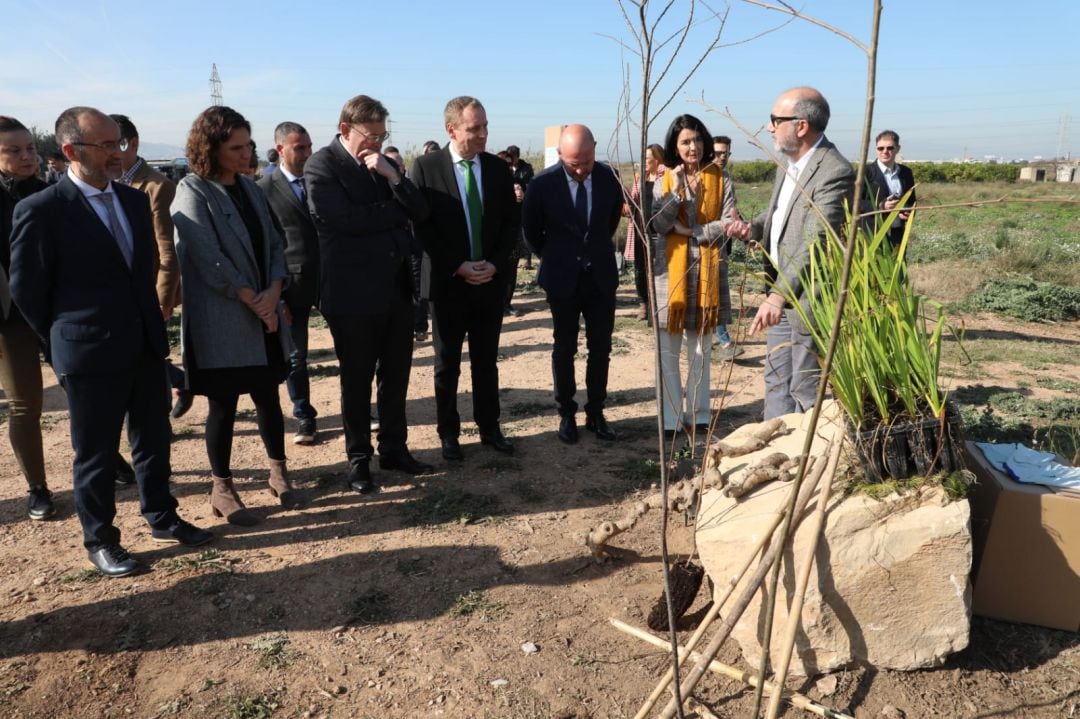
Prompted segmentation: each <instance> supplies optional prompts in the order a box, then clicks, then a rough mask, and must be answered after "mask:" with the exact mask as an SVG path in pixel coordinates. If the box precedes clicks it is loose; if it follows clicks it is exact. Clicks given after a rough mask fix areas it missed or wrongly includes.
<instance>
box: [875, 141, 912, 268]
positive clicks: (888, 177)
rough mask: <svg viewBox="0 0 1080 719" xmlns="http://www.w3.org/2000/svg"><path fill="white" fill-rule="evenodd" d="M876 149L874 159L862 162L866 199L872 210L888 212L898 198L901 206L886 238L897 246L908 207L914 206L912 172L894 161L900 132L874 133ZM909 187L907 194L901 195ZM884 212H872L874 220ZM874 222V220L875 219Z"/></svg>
mask: <svg viewBox="0 0 1080 719" xmlns="http://www.w3.org/2000/svg"><path fill="white" fill-rule="evenodd" d="M875 143H876V145H875V148H876V150H877V162H872V163H870V164H869V165H867V166H866V188H867V200H868V201H869V203H870V204H871V205H872V206H873V208H874V209H875V210H881V211H884V212H885V213H890V212H892V211H893V210H895V209H896V207H897V206H898V205H900V203H901V202H903V203H904V204H903V207H902V208H901V210H900V212H899V213H897V216H896V220H894V221H893V223H892V226H891V227H890V228H889V242H890V244H892V246H893V247H899V246H900V242H901V241H902V240H903V239H904V226H905V225H907V221H908V217H910V216H911V208H913V207H915V175H914V174H912V172H911V168H910V167H908V166H907V165H901V164H900V163H899V162H897V161H896V156H897V154H898V153H899V152H900V136H899V135H898V134H896V133H895V132H893V131H892V130H885V131H883V132H880V133H878V136H877V139H876V140H875ZM909 190H910V191H911V194H910V195H908V197H907V198H905V197H904V195H906V194H907V193H908V191H909ZM886 216H887V214H886V215H876V217H877V218H878V222H881V221H884V219H885V217H886ZM875 226H876V223H875Z"/></svg>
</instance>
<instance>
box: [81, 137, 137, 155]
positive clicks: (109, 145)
mask: <svg viewBox="0 0 1080 719" xmlns="http://www.w3.org/2000/svg"><path fill="white" fill-rule="evenodd" d="M71 144H72V145H75V146H76V147H96V148H97V149H99V150H104V151H105V152H107V153H109V154H110V155H111V154H113V153H114V152H127V149H128V141H127V140H124V139H121V140H120V141H119V142H112V141H111V140H110V141H109V142H73V143H71Z"/></svg>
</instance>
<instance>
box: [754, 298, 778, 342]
mask: <svg viewBox="0 0 1080 719" xmlns="http://www.w3.org/2000/svg"><path fill="white" fill-rule="evenodd" d="M783 311H784V298H783V297H781V296H780V295H779V294H777V293H776V292H770V293H769V295H768V296H767V297H766V298H765V301H764V302H763V303H761V307H758V311H757V314H756V315H754V321H753V322H751V323H750V334H752V335H754V334H757V333H758V332H760V331H761V330H766V329H768V328H770V327H773V326H774V325H777V324H780V318H781V313H782V312H783Z"/></svg>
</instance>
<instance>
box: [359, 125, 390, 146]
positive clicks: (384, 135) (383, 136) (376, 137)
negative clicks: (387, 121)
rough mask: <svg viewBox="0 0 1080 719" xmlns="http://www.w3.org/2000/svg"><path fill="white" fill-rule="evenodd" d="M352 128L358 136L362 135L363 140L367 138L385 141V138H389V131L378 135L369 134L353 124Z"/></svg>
mask: <svg viewBox="0 0 1080 719" xmlns="http://www.w3.org/2000/svg"><path fill="white" fill-rule="evenodd" d="M353 129H354V130H356V132H357V133H358V134H359V135H360V136H362V137H363V138H364V139H365V140H367V141H368V142H385V141H386V140H387V139H389V138H390V133H389V132H384V133H382V134H379V135H370V134H368V133H366V132H364V131H363V130H361V129H360V128H359V127H357V126H356V125H353Z"/></svg>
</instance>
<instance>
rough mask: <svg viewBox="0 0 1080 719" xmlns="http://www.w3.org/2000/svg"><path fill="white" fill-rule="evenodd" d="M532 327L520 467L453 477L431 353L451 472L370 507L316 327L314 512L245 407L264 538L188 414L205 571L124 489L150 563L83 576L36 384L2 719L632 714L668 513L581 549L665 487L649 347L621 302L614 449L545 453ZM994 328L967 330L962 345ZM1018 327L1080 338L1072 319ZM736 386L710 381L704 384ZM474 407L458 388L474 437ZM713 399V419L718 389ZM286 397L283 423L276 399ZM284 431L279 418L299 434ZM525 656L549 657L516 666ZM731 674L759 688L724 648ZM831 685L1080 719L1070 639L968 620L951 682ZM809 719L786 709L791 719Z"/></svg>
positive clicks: (430, 409) (754, 411)
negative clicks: (347, 487)
mask: <svg viewBox="0 0 1080 719" xmlns="http://www.w3.org/2000/svg"><path fill="white" fill-rule="evenodd" d="M754 299H757V298H754ZM518 306H519V307H521V308H522V309H523V310H525V314H524V315H523V316H522V317H518V318H508V319H507V322H506V324H505V326H504V330H503V342H502V346H503V350H502V354H503V357H502V361H501V363H500V373H501V386H502V387H503V390H502V409H503V421H504V429H505V431H506V433H507V434H508V435H509V436H510V437H512V438H513V440H514V442H515V444H516V447H517V451H516V453H515V454H514V456H513V457H512V458H511V457H505V456H502V455H498V454H496V453H495V452H493V451H492V450H491V449H489V448H487V447H481V446H480V444H479V441H478V437H477V436H476V434H475V430H474V429H471V428H470V429H466V430H465V434H464V435H463V437H462V440H463V442H462V444H463V447H464V449H465V452H466V461H465V462H464V463H463V464H461V465H458V466H448V465H447V463H446V462H444V461H442V459H441V457H440V456H439V452H438V446H439V445H438V438H437V436H436V433H435V424H434V423H435V407H434V401H433V398H432V393H433V390H432V348H431V344H430V342H429V341H428V342H422V343H418V344H417V346H416V351H415V355H414V362H413V371H412V382H411V386H410V391H409V404H408V415H409V420H410V442H409V443H410V446H411V448H412V450H413V452H414V454H415V455H416V456H417V457H418V458H420V459H422V460H424V461H428V462H431V463H433V464H435V465H436V467H437V470H436V473H435V474H433V475H431V476H427V477H423V478H418V479H416V478H412V477H408V476H406V475H403V474H401V473H397V472H382V471H380V472H379V475H378V476H379V478H380V480H381V481H382V482H383V483H384V489H383V491H382V492H381V493H379V494H377V495H373V496H370V497H369V498H367V497H361V496H359V495H356V494H353V493H349V492H346V491H344V490H343V486H342V479H343V478H344V476H345V473H346V469H347V468H346V465H345V463H344V445H343V441H342V430H341V418H340V414H339V406H338V401H337V396H338V380H337V367H336V363H335V360H334V357H333V352H332V350H331V342H330V336H329V332H328V331H327V330H326V329H325V327H320V328H317V329H315V330H314V332H313V338H312V344H313V348H314V351H313V353H312V354H313V364H314V370H313V374H314V378H313V389H312V394H313V403H314V404H315V406H316V407H317V408H318V410H319V411H320V413H321V416H320V418H319V429H320V442H319V443H318V444H317V445H316V446H313V447H294V446H292V445H291V444H290V445H289V463H290V467H291V470H292V475H293V477H294V478H295V479H296V480H297V481H298V482H299V483H300V484H301V485H302V486H303V487H304V489H305V491H306V493H307V495H308V497H307V498H308V502H307V504H306V506H305V507H304V508H302V509H299V510H292V511H282V510H281V509H280V508H279V507H277V506H276V504H275V500H273V498H272V497H271V496H270V494H269V493H268V492H267V490H266V477H267V465H266V461H265V459H264V458H263V453H262V450H261V446H260V443H259V440H258V435H257V432H256V428H255V423H254V416H253V411H252V410H251V409H250V407H251V405H250V404H243V402H246V400H242V405H241V406H242V407H243V408H247V409H246V411H243V412H242V416H241V419H240V421H239V422H238V425H237V437H236V441H235V450H234V461H233V466H234V473H235V475H236V477H237V480H238V485H239V487H240V490H241V492H242V495H243V497H244V500H245V501H246V502H247V503H248V504H249V506H251V507H253V508H255V510H256V511H257V512H258V514H259V515H260V516H261V517H262V520H263V521H262V522H261V523H260V524H259V525H258V526H255V527H252V528H246V529H245V528H238V527H231V526H229V525H227V524H225V523H224V521H223V520H219V519H215V518H213V517H212V516H211V514H210V507H209V504H208V501H207V493H208V491H209V482H208V469H207V460H206V453H205V449H204V445H203V423H204V421H205V412H206V404H205V401H204V400H202V399H201V398H200V399H197V400H196V403H195V407H194V409H193V410H192V411H191V412H190V413H189V414H188V415H187V416H185V417H183V418H182V419H180V420H176V421H174V423H173V428H174V431H175V435H176V439H175V442H174V444H173V454H172V464H173V470H174V471H173V479H174V485H173V489H174V493H175V494H176V496H177V497H178V498H179V500H180V505H181V512H182V514H183V516H184V517H185V518H187V519H188V520H190V521H192V522H194V523H196V524H198V525H200V526H203V527H208V528H211V529H212V530H213V531H214V532H215V533H216V534H217V539H216V541H215V542H214V543H213V544H211V545H209V548H208V549H207V550H206V551H203V552H200V551H192V550H188V549H184V548H164V549H163V548H161V547H160V545H155V544H154V543H152V542H151V540H150V535H149V531H148V529H147V527H146V525H145V524H144V522H143V521H142V519H141V518H140V516H139V514H138V503H137V497H136V494H135V492H134V490H133V489H131V488H126V489H120V490H118V507H119V510H118V517H117V523H118V526H119V527H120V528H121V529H122V531H123V533H124V542H125V545H126V546H127V547H128V548H129V549H130V550H132V551H133V552H134V553H135V554H136V555H137V556H139V557H140V558H141V559H142V560H143V561H144V562H145V563H146V564H148V565H149V566H150V571H149V572H148V573H146V574H143V575H141V576H137V577H134V578H127V579H120V580H102V579H100V577H99V575H97V574H96V573H95V572H93V571H91V570H90V569H89V567H90V565H89V563H88V562H87V560H86V556H85V553H84V551H83V549H82V546H81V539H80V532H79V525H78V521H77V519H76V517H75V516H74V513H73V511H72V499H71V491H70V480H69V477H70V466H71V447H70V442H69V438H68V432H67V422H66V415H65V409H64V397H63V393H62V392H61V391H60V390H59V389H58V388H57V387H56V386H55V382H54V381H51V376H50V374H51V373H49V372H47V373H46V377H47V381H49V387H48V389H47V394H46V409H47V413H46V416H45V420H44V424H45V426H46V434H45V446H46V454H47V461H48V469H49V479H50V482H51V484H52V488H53V490H54V492H55V493H56V500H57V505H58V510H59V518H58V519H57V520H56V521H51V522H41V523H35V522H30V521H29V520H27V519H26V514H25V485H24V482H23V479H22V477H21V476H20V475H19V474H18V471H17V469H16V467H15V463H14V461H13V458H12V456H11V450H10V447H9V446H8V445H7V442H6V440H5V441H3V442H0V445H2V446H0V547H2V552H3V555H4V560H3V562H2V564H0V566H2V569H0V717H49V718H54V717H128V716H131V717H147V718H149V717H171V716H178V717H236V718H244V719H256V718H260V717H269V716H271V715H272V716H274V717H339V718H343V717H359V718H363V717H372V718H374V717H379V718H383V717H428V716H442V717H468V718H472V717H476V718H480V719H489V718H490V719H494V718H496V717H498V718H504V717H505V718H511V717H513V718H532V717H561V718H563V719H569V718H584V717H631V716H633V715H634V714H635V712H637V710H638V708H639V707H640V705H641V703H642V702H643V700H644V698H645V697H646V696H647V695H648V694H649V692H650V691H651V690H652V688H653V686H654V685H655V683H656V681H657V679H658V677H659V675H660V674H661V673H662V671H663V670H664V668H665V661H666V660H665V659H664V658H663V657H662V656H661V654H659V653H658V652H657V651H656V650H653V649H651V648H650V647H648V646H647V645H645V644H643V643H639V640H636V639H632V638H629V637H626V636H624V635H622V634H620V633H618V632H616V631H615V630H614V629H613V628H612V627H611V626H610V625H609V624H608V621H607V620H608V618H609V617H617V618H620V619H623V620H624V621H627V622H629V623H631V624H634V625H637V626H642V627H643V626H644V624H645V617H646V615H647V614H648V612H649V610H650V608H651V606H652V604H653V602H654V601H655V600H656V599H657V598H658V597H659V595H660V591H661V570H660V554H659V551H660V550H659V546H660V545H659V517H658V516H657V515H656V514H655V513H653V514H651V515H649V516H647V517H646V518H645V519H644V520H643V521H642V523H641V524H640V525H639V526H638V528H637V529H636V530H634V531H633V532H631V533H629V534H626V535H623V536H621V537H618V538H617V539H616V540H615V541H614V542H613V545H614V547H615V548H616V552H617V555H618V558H617V560H616V561H614V562H611V563H608V564H606V565H604V566H598V565H595V564H592V563H591V562H590V561H589V560H588V557H587V552H586V550H585V547H584V545H583V542H582V534H583V532H584V531H585V530H586V529H588V528H589V527H592V526H595V525H596V524H597V523H599V522H601V521H603V520H605V519H614V518H617V517H619V516H621V515H622V513H623V511H624V510H625V508H626V506H627V505H628V503H629V502H630V501H631V500H632V499H633V498H635V497H638V496H640V493H641V491H642V490H643V489H647V487H648V485H649V484H650V483H651V482H653V481H655V478H656V477H657V476H658V475H657V474H656V464H655V462H654V459H655V457H656V439H655V437H656V424H655V422H656V419H655V418H656V413H655V404H654V400H653V396H654V395H653V385H654V382H653V365H652V357H651V351H650V347H651V339H650V335H649V334H648V333H647V329H646V328H645V326H644V325H643V324H642V323H638V322H636V321H634V320H633V319H632V315H633V313H634V299H633V296H632V290H631V289H630V288H628V287H625V286H624V287H623V288H621V289H620V307H619V311H618V312H619V317H620V319H619V320H618V323H617V329H616V339H615V345H616V346H615V355H614V356H613V358H612V371H611V380H610V393H611V398H610V407H609V410H608V417H609V419H610V420H611V421H612V424H613V426H614V428H615V429H616V431H617V432H618V433H619V440H618V441H617V442H615V443H613V444H604V443H601V442H599V441H597V440H596V439H595V438H594V437H593V436H592V435H591V434H589V433H586V432H584V431H582V438H581V441H580V442H579V443H578V444H577V445H575V446H569V447H568V446H564V445H562V444H560V443H559V442H558V441H557V440H556V438H555V430H556V428H557V418H556V415H555V411H554V405H553V401H552V393H551V372H550V360H549V350H550V342H551V338H550V317H549V315H548V313H547V309H546V305H545V304H544V302H543V298H542V296H541V295H540V294H538V293H536V292H531V293H525V294H524V295H522V296H521V297H520V298H519V301H518ZM1002 325H1003V323H1001V322H1000V321H999V320H993V319H990V318H980V317H975V318H967V326H968V329H969V331H971V330H972V329H976V330H978V329H985V330H991V331H992V330H996V329H1000V327H1001V326H1002ZM1008 330H1009V331H1010V333H1012V334H1014V335H1018V336H1026V337H1032V338H1036V337H1038V338H1045V339H1047V340H1052V341H1065V342H1067V343H1070V344H1075V343H1076V342H1078V341H1080V327H1078V326H1076V325H1075V324H1074V325H1072V326H1064V327H1062V326H1057V327H1048V326H1045V325H1023V324H1015V323H1014V324H1009V325H1008ZM763 352H764V344H763V341H762V340H761V339H760V338H751V339H750V340H749V341H748V343H747V353H746V355H745V356H744V357H742V358H740V361H739V362H737V363H736V364H735V365H734V366H733V369H732V372H731V376H730V382H729V384H728V394H727V395H726V397H725V399H724V400H723V401H724V405H725V406H724V410H723V413H722V415H721V418H720V420H719V430H720V433H721V434H724V433H726V432H727V431H729V430H730V429H732V428H734V427H735V426H738V425H739V424H741V423H743V422H746V421H756V420H757V418H758V415H759V413H760V411H761V399H760V395H761V376H760V375H761V362H762V355H763ZM727 366H728V365H722V364H717V365H714V375H713V381H714V384H716V383H718V382H722V380H723V377H722V376H721V372H720V370H721V369H722V368H725V367H727ZM990 369H991V370H992V374H990V375H987V376H986V377H984V378H980V381H981V382H984V383H987V384H992V385H1001V386H1004V387H1015V386H1017V380H1018V379H1019V374H1018V373H1017V372H1016V368H1015V367H1010V366H1009V365H1007V364H1001V365H996V364H995V365H992V366H990ZM583 374H584V367H583V362H581V363H579V378H581V377H583ZM1074 374H1075V372H1074ZM1073 379H1074V380H1076V379H1080V378H1077V377H1073ZM579 381H582V380H580V379H579ZM582 385H583V381H582ZM468 390H469V381H468V378H467V377H463V381H462V392H463V394H462V397H461V400H460V405H461V407H462V415H463V417H464V418H466V419H468V418H469V417H470V416H471V404H470V399H469V394H468ZM582 391H583V386H582ZM715 396H716V397H717V399H716V400H715V401H717V402H719V397H720V396H721V391H720V390H717V392H716V393H715ZM282 398H283V406H288V401H287V396H286V394H285V390H284V387H283V388H282ZM466 426H467V427H469V426H470V425H469V424H468V423H466ZM294 429H295V425H294V424H293V422H292V421H291V420H287V424H286V431H287V433H288V436H289V437H290V438H291V435H292V432H293V431H294ZM674 522H675V524H677V525H679V526H677V527H676V528H675V529H674V530H673V537H672V546H673V547H675V548H679V547H685V546H686V545H687V539H688V536H689V530H688V529H687V528H685V527H683V526H682V522H681V521H680V520H679V518H675V520H674ZM704 605H705V592H704V591H703V592H701V593H700V594H699V597H698V599H697V602H696V603H695V605H694V606H693V608H692V609H691V611H690V613H689V615H688V617H687V618H685V619H684V621H683V623H682V625H681V627H682V629H683V634H682V639H683V641H685V639H686V638H687V637H688V636H689V632H690V630H692V628H693V626H694V623H695V620H696V619H699V618H700V617H701V616H702V615H703V613H704V611H705V606H704ZM526 643H531V644H533V645H534V647H526V649H529V650H530V651H531V650H533V649H535V650H536V651H534V652H531V653H529V652H526V651H525V650H523V648H522V645H523V644H526ZM720 659H721V660H723V661H725V662H727V663H730V664H735V665H739V666H742V667H743V668H746V669H752V668H751V667H748V666H746V665H745V664H744V663H743V662H742V658H741V656H740V653H739V650H738V648H737V647H736V646H734V645H730V644H729V645H728V646H727V647H726V648H725V649H724V650H723V651H722V652H721V655H720ZM835 676H836V677H837V679H838V681H836V686H835V689H833V690H831V691H830V689H829V688H828V687H827V682H826V683H824V684H819V683H817V681H816V679H810V680H796V679H793V680H791V681H790V682H789V686H790V687H791V688H794V689H798V690H800V691H803V692H805V693H807V694H809V695H810V696H811V697H814V698H815V699H820V700H821V701H822V702H823V703H825V704H826V705H828V706H831V707H834V708H837V709H840V710H844V711H846V712H849V713H851V714H853V715H854V716H856V717H878V716H894V717H895V716H901V714H896V713H893V714H889V713H888V707H894V708H896V709H898V710H901V711H902V712H903V713H904V715H906V716H907V717H908V718H909V719H910V718H912V717H1073V716H1080V688H1078V687H1080V636H1078V635H1077V634H1073V633H1068V632H1060V631H1052V630H1045V629H1039V628H1034V627H1029V626H1021V625H1011V624H1005V623H1000V622H995V621H990V620H986V619H981V618H975V619H973V622H972V632H971V644H970V646H969V647H968V648H967V649H966V650H964V651H962V652H960V653H959V654H957V655H955V656H953V657H951V658H950V659H949V660H948V661H947V663H946V664H945V665H944V666H942V667H939V668H935V669H928V670H924V671H917V672H909V673H901V672H891V671H880V672H878V671H874V670H872V669H870V668H865V667H853V668H850V669H848V670H846V671H843V672H840V673H839V674H837V675H835ZM823 692H829V693H828V694H827V695H824V694H823ZM696 696H697V698H698V699H700V700H701V701H702V702H703V703H704V704H705V705H706V706H708V707H709V708H710V709H711V710H712V712H713V713H714V714H715V715H716V716H719V717H742V716H747V715H749V713H750V709H751V706H752V693H751V692H750V691H749V690H748V689H746V688H744V687H743V686H742V685H741V684H738V683H735V682H732V681H729V680H725V679H719V678H716V677H715V676H709V677H707V678H706V679H705V680H704V681H703V683H702V684H701V685H700V686H699V688H698V690H697V692H696ZM883 711H884V712H885V713H884V714H883ZM800 714H801V712H800V711H798V710H796V709H790V708H789V709H788V710H787V711H786V713H785V714H784V716H787V717H793V716H797V715H800ZM688 716H692V715H690V714H688Z"/></svg>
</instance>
